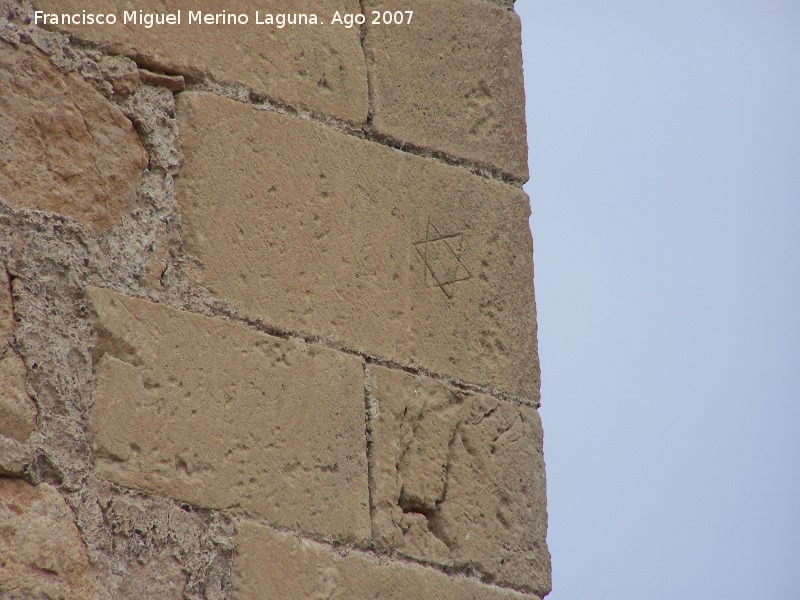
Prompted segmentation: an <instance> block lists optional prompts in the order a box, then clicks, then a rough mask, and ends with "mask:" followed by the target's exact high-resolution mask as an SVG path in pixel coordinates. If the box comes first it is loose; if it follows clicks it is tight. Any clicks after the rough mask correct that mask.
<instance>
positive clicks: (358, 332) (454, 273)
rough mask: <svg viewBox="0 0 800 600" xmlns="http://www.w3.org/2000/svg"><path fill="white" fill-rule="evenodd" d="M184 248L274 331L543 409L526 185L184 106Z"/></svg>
mask: <svg viewBox="0 0 800 600" xmlns="http://www.w3.org/2000/svg"><path fill="white" fill-rule="evenodd" d="M178 121H179V124H180V129H181V136H182V142H183V151H184V153H185V155H186V159H185V163H184V166H183V168H182V170H181V171H180V173H179V175H178V177H177V178H176V193H177V195H178V201H179V202H180V204H181V209H182V215H183V218H184V222H185V224H186V228H185V231H186V238H185V239H186V248H187V250H188V251H189V252H191V253H194V254H195V255H197V256H198V257H199V258H200V259H201V260H202V262H203V265H204V270H203V273H202V278H203V281H204V283H205V284H206V285H207V286H208V287H209V289H210V290H211V291H212V292H213V293H214V294H216V295H218V296H220V297H222V298H225V299H228V300H232V301H234V302H236V303H237V305H238V306H239V308H240V310H241V311H243V312H244V313H246V314H247V315H251V316H257V317H262V318H264V319H265V320H266V321H267V322H269V323H271V324H274V325H275V326H277V327H280V328H284V329H289V330H299V331H301V332H305V333H310V334H322V335H324V336H327V337H329V338H331V339H332V340H334V341H335V342H336V343H338V344H341V345H344V346H347V347H350V348H357V349H364V350H366V351H367V352H370V353H372V354H375V355H379V356H382V357H386V358H390V359H394V360H396V361H398V362H400V363H409V364H414V363H416V364H420V365H422V366H423V367H425V368H427V369H430V370H433V371H437V372H441V373H445V374H447V375H450V376H453V377H456V378H460V379H463V380H467V381H470V382H473V383H476V384H481V385H486V386H490V387H492V388H497V389H500V390H502V391H505V392H508V393H510V394H516V395H519V396H523V397H526V398H529V399H531V400H533V401H538V390H539V370H538V368H539V367H538V356H537V351H536V319H535V307H534V297H533V281H532V278H533V266H532V256H531V255H532V248H531V237H530V230H529V228H528V216H529V214H530V208H529V204H528V200H527V197H526V196H525V194H524V192H522V191H521V190H519V189H517V188H515V187H513V186H509V185H506V184H502V183H499V182H496V181H492V180H488V179H485V178H481V177H477V176H474V175H472V174H470V173H468V172H467V171H465V170H463V169H460V168H457V167H450V166H446V165H442V164H439V163H437V162H436V161H432V160H428V159H424V158H420V157H417V156H412V155H409V154H405V153H401V152H398V151H396V150H393V149H390V148H387V147H385V146H381V145H379V144H375V143H372V142H367V141H364V140H359V139H356V138H354V137H352V136H347V135H343V134H340V133H337V132H334V131H331V130H329V129H327V128H324V127H320V126H317V125H315V124H312V123H308V122H303V121H299V120H296V119H290V118H288V117H284V116H281V115H277V114H275V113H270V112H265V111H256V110H253V109H252V108H250V107H249V106H246V105H244V104H241V103H237V102H234V101H232V100H227V99H224V98H219V97H217V96H212V95H210V94H200V93H188V92H186V93H183V94H181V95H180V99H179V101H178Z"/></svg>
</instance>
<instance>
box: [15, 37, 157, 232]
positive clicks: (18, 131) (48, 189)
mask: <svg viewBox="0 0 800 600" xmlns="http://www.w3.org/2000/svg"><path fill="white" fill-rule="evenodd" d="M0 89H2V90H3V93H2V94H0V139H2V140H3V143H2V144H0V198H3V199H4V200H5V201H6V202H8V203H9V204H10V205H11V206H13V207H17V208H29V209H37V210H46V211H52V212H57V213H62V214H65V215H68V216H70V217H73V218H75V219H78V220H79V221H82V222H83V223H85V224H86V225H87V226H89V228H90V229H91V230H92V231H93V232H94V233H97V232H99V231H101V230H103V229H105V228H108V227H110V226H112V225H113V224H114V223H115V222H116V221H117V219H118V218H119V216H120V214H121V213H122V211H123V210H125V208H127V207H128V206H129V205H130V204H131V203H132V202H133V201H134V200H135V198H136V186H137V185H138V183H139V179H140V177H141V174H142V170H143V169H144V168H145V167H146V166H147V155H146V154H145V151H144V148H143V147H142V144H141V141H140V140H139V137H138V135H137V134H136V132H135V131H134V129H133V125H131V122H130V121H129V120H128V119H127V118H125V116H124V115H123V114H122V113H121V112H120V110H119V109H118V108H117V107H116V106H114V105H113V104H112V103H110V102H109V101H108V100H106V99H105V98H104V97H103V96H102V94H100V93H99V92H97V91H96V90H95V89H94V88H93V87H92V86H91V85H90V84H89V83H87V82H86V81H84V80H83V79H82V78H81V77H80V76H79V75H77V74H75V73H69V74H66V75H65V74H63V73H61V72H60V71H59V70H58V69H57V68H56V67H55V66H53V65H52V64H51V63H50V61H49V59H48V58H47V57H46V56H45V55H44V54H42V53H41V52H39V51H38V50H35V49H34V48H32V47H30V46H20V47H18V48H16V47H14V46H12V45H11V44H8V43H6V42H4V41H2V40H0Z"/></svg>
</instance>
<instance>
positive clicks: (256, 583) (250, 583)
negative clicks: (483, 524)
mask: <svg viewBox="0 0 800 600" xmlns="http://www.w3.org/2000/svg"><path fill="white" fill-rule="evenodd" d="M234 590H235V597H236V598H237V600H260V599H262V598H338V599H342V600H345V599H349V600H366V599H369V598H374V599H378V598H380V599H381V600H408V599H409V598H419V599H421V600H523V599H528V600H534V599H533V597H532V596H526V595H522V594H519V593H516V592H513V591H511V590H504V589H500V588H497V587H493V586H488V585H483V584H481V583H478V582H476V581H474V580H470V579H464V578H460V577H454V578H450V577H448V576H447V575H445V574H443V573H440V572H439V571H435V570H433V569H426V568H423V567H419V566H415V565H410V564H405V563H398V562H390V561H386V560H378V559H376V558H375V557H373V556H368V555H365V554H362V553H358V552H349V553H344V552H342V553H337V552H335V551H333V550H332V549H331V548H330V547H326V546H322V545H321V544H316V543H312V542H308V541H305V540H298V539H297V538H295V537H294V536H292V535H288V534H283V533H275V532H273V531H270V530H269V529H267V528H266V527H263V526H260V525H256V524H254V523H244V522H242V523H239V524H238V526H237V535H236V554H235V556H234Z"/></svg>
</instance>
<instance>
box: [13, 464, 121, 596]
mask: <svg viewBox="0 0 800 600" xmlns="http://www.w3.org/2000/svg"><path fill="white" fill-rule="evenodd" d="M0 598H3V600H29V599H31V598H37V599H39V598H41V599H51V598H52V599H55V598H58V599H64V600H93V599H103V600H106V599H108V600H110V598H111V596H110V595H109V594H108V593H107V592H106V591H105V590H103V589H102V588H100V587H99V586H97V585H95V583H94V581H93V580H92V577H91V575H90V573H89V559H88V557H87V554H86V547H85V546H84V545H83V542H82V541H81V538H80V535H79V534H78V529H77V527H75V523H74V522H73V520H72V511H71V510H70V509H69V507H68V506H67V505H66V503H65V502H64V499H63V498H62V497H61V495H60V494H59V493H58V492H57V491H56V489H55V488H53V487H51V486H49V485H47V484H41V485H39V486H37V487H34V486H32V485H30V484H29V483H26V482H24V481H22V480H20V479H4V478H0Z"/></svg>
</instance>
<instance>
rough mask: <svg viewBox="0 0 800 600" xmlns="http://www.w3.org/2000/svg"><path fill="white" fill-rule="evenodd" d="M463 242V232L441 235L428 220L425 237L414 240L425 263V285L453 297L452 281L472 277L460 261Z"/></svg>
mask: <svg viewBox="0 0 800 600" xmlns="http://www.w3.org/2000/svg"><path fill="white" fill-rule="evenodd" d="M463 242H464V234H463V233H452V234H449V235H442V234H441V233H440V232H439V230H438V229H437V228H436V226H435V225H434V224H433V223H431V222H430V221H428V225H427V227H426V230H425V239H424V240H422V241H419V242H414V248H415V249H416V250H417V254H419V256H420V258H422V262H424V263H425V285H426V286H427V287H434V286H436V287H438V288H439V289H440V290H442V292H443V293H444V295H445V296H447V297H448V298H452V297H453V290H452V286H453V284H454V283H457V282H459V281H465V280H467V279H469V278H471V277H472V274H471V273H470V272H469V270H468V269H467V267H465V266H464V263H462V262H461V249H462V245H463Z"/></svg>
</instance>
